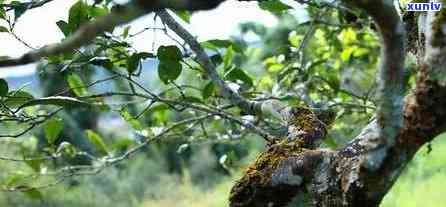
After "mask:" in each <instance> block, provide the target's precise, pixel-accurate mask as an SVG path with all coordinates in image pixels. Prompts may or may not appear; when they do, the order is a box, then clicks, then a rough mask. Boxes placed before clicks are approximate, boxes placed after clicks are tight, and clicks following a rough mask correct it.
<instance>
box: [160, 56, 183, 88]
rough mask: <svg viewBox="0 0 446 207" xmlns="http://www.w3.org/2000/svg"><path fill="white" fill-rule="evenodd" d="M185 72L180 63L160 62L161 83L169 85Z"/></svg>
mask: <svg viewBox="0 0 446 207" xmlns="http://www.w3.org/2000/svg"><path fill="white" fill-rule="evenodd" d="M182 70H183V66H182V65H181V63H180V62H168V61H166V62H160V63H159V65H158V76H159V77H160V79H161V81H163V82H164V83H165V84H168V83H169V82H171V81H175V80H176V79H177V78H178V77H179V76H180V75H181V71H182Z"/></svg>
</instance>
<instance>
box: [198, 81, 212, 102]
mask: <svg viewBox="0 0 446 207" xmlns="http://www.w3.org/2000/svg"><path fill="white" fill-rule="evenodd" d="M214 92H215V85H214V83H212V81H210V82H209V83H208V84H206V86H205V87H204V89H203V91H202V94H201V95H202V96H203V99H207V98H209V97H211V96H212V95H213V94H214Z"/></svg>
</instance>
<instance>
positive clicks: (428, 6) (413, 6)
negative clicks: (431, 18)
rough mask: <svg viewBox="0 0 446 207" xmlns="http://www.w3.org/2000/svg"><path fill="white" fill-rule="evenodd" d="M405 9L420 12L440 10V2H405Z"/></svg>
mask: <svg viewBox="0 0 446 207" xmlns="http://www.w3.org/2000/svg"><path fill="white" fill-rule="evenodd" d="M406 9H407V11H415V12H422V11H440V9H441V3H435V2H430V3H408V4H407V8H406Z"/></svg>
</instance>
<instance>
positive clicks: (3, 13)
mask: <svg viewBox="0 0 446 207" xmlns="http://www.w3.org/2000/svg"><path fill="white" fill-rule="evenodd" d="M0 19H6V11H5V9H3V8H2V7H0Z"/></svg>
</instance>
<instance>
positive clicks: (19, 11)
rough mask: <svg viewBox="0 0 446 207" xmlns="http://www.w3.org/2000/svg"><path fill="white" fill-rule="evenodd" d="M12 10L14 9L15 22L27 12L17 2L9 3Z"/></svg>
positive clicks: (22, 4) (23, 5)
mask: <svg viewBox="0 0 446 207" xmlns="http://www.w3.org/2000/svg"><path fill="white" fill-rule="evenodd" d="M11 5H12V8H13V9H14V19H15V20H17V19H18V18H20V17H21V16H22V15H23V14H24V13H25V12H26V10H27V8H26V6H25V4H24V3H21V2H19V1H13V2H11Z"/></svg>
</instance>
